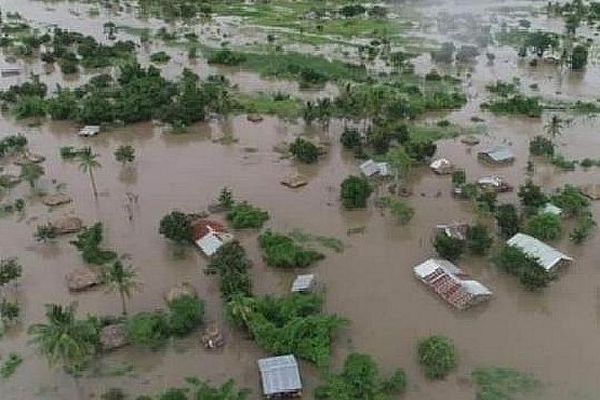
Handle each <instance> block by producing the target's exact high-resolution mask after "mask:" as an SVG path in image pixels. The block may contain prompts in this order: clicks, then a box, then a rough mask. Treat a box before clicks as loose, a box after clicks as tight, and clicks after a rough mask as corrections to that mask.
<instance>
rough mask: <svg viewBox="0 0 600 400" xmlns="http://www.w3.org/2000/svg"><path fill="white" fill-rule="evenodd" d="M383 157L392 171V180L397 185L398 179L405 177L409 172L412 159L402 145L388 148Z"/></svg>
mask: <svg viewBox="0 0 600 400" xmlns="http://www.w3.org/2000/svg"><path fill="white" fill-rule="evenodd" d="M385 158H386V161H387V162H388V163H389V165H390V168H391V169H392V171H393V173H394V181H395V182H396V186H398V185H399V184H400V180H401V179H405V178H406V177H407V176H408V174H410V170H411V169H412V165H413V163H414V160H413V159H412V158H411V157H410V156H409V155H408V153H407V152H406V150H404V148H402V147H399V148H396V149H392V150H389V151H388V152H387V154H386V157H385Z"/></svg>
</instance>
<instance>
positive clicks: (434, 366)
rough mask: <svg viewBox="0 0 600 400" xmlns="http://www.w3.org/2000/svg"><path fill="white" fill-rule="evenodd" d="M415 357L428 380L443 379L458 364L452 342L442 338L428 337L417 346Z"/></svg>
mask: <svg viewBox="0 0 600 400" xmlns="http://www.w3.org/2000/svg"><path fill="white" fill-rule="evenodd" d="M417 356H418V358H419V363H420V364H421V366H422V367H423V370H424V372H425V376H426V377H427V378H429V379H444V378H445V377H446V376H447V375H448V374H449V373H450V372H451V371H452V370H454V369H455V368H456V366H457V364H458V356H457V354H456V349H455V347H454V344H453V343H452V341H451V340H450V339H448V338H446V337H444V336H430V337H428V338H426V339H423V340H420V341H419V343H418V344H417Z"/></svg>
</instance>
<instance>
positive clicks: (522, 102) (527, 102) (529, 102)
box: [481, 94, 543, 118]
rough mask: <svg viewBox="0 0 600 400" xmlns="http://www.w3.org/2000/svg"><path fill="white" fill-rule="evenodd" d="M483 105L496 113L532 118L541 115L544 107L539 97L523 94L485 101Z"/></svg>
mask: <svg viewBox="0 0 600 400" xmlns="http://www.w3.org/2000/svg"><path fill="white" fill-rule="evenodd" d="M481 107H482V108H484V109H486V110H489V111H491V112H493V113H494V114H508V115H524V116H527V117H532V118H539V117H541V115H542V109H543V107H542V105H541V104H540V102H539V99H538V98H537V97H527V96H523V95H521V94H517V95H512V96H509V97H500V98H497V99H495V100H492V101H491V102H488V103H483V104H482V105H481Z"/></svg>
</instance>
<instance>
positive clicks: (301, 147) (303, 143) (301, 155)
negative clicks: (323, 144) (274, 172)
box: [290, 138, 319, 164]
mask: <svg viewBox="0 0 600 400" xmlns="http://www.w3.org/2000/svg"><path fill="white" fill-rule="evenodd" d="M290 153H292V154H293V155H294V157H296V158H297V159H298V160H300V161H302V162H304V163H306V164H312V163H315V162H317V159H318V158H319V149H318V148H317V146H315V145H314V144H313V143H311V142H309V141H308V140H305V139H302V138H296V141H295V142H294V143H292V144H291V145H290Z"/></svg>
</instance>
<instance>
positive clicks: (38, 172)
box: [21, 163, 46, 189]
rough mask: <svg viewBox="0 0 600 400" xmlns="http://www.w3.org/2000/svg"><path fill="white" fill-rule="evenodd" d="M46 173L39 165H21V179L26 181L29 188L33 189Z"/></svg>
mask: <svg viewBox="0 0 600 400" xmlns="http://www.w3.org/2000/svg"><path fill="white" fill-rule="evenodd" d="M45 173H46V172H45V171H44V168H43V167H42V166H41V165H38V164H34V163H27V164H23V165H21V179H23V180H25V181H27V182H28V183H29V186H30V187H31V188H32V189H33V188H35V183H36V182H37V181H38V179H40V178H41V177H42V176H43V175H44V174H45Z"/></svg>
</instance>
